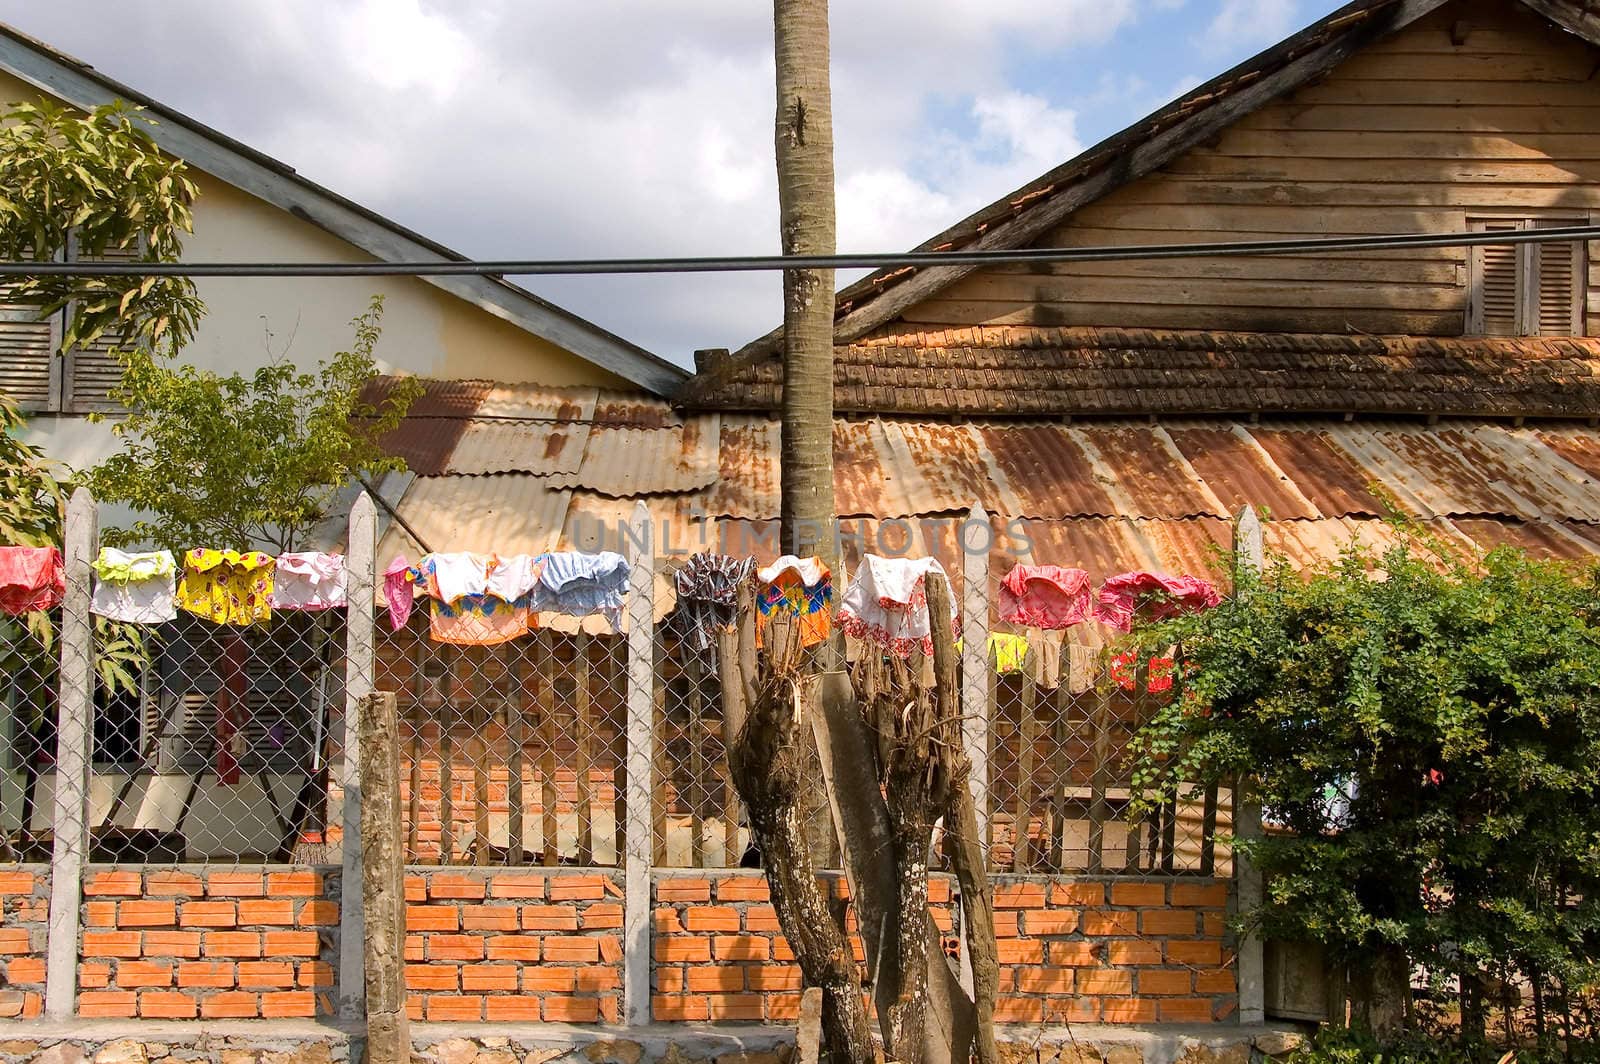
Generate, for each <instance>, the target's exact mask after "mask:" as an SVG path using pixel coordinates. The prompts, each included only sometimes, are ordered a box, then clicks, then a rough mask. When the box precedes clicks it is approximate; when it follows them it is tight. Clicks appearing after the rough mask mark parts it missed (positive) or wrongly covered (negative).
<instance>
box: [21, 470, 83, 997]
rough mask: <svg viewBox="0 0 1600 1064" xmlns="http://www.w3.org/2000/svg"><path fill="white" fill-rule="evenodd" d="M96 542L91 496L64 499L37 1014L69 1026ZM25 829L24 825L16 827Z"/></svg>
mask: <svg viewBox="0 0 1600 1064" xmlns="http://www.w3.org/2000/svg"><path fill="white" fill-rule="evenodd" d="M98 538H99V528H98V522H97V514H96V511H95V501H94V496H92V495H90V494H89V489H88V488H79V489H78V490H77V491H75V492H73V493H72V498H71V500H70V501H69V502H68V503H67V525H66V530H65V536H64V540H65V542H64V543H63V544H62V547H63V550H62V561H63V563H64V564H65V567H66V581H67V588H66V595H65V597H64V598H63V599H62V602H61V631H60V639H61V666H60V673H59V675H58V677H57V680H58V683H59V684H60V688H59V691H58V693H57V697H56V712H57V714H58V716H57V723H56V784H55V817H54V820H53V822H52V827H53V830H54V835H55V844H54V849H53V851H52V852H51V855H50V925H49V926H50V931H49V935H50V939H49V943H48V945H47V947H46V962H45V993H44V1010H45V1015H47V1016H49V1017H50V1018H51V1019H55V1020H70V1019H71V1018H72V1016H73V1013H75V1012H76V1011H77V1007H78V931H79V928H80V922H81V908H82V903H83V866H84V865H85V864H86V863H87V862H88V860H89V758H90V749H89V744H90V742H91V741H92V740H93V735H94V730H93V728H92V726H91V718H92V717H93V714H94V686H93V685H94V618H92V617H91V616H90V615H89V567H90V565H91V564H93V562H94V556H95V549H96V547H95V544H96V542H97V540H98ZM22 826H23V828H24V830H27V829H28V828H29V827H30V825H28V824H24V825H22Z"/></svg>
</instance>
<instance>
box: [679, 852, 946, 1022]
mask: <svg viewBox="0 0 1600 1064" xmlns="http://www.w3.org/2000/svg"><path fill="white" fill-rule="evenodd" d="M824 885H825V888H826V889H827V890H828V891H829V892H830V893H831V894H832V895H833V896H835V897H839V898H843V897H846V896H847V894H848V887H847V886H846V884H845V881H844V879H843V877H840V876H836V875H828V876H826V877H825V883H824ZM928 896H929V899H930V901H931V902H932V903H933V912H934V919H935V923H936V924H937V925H938V926H939V928H940V929H941V930H942V931H945V932H946V933H947V935H948V932H949V929H950V928H951V927H953V926H954V922H953V921H954V905H953V903H952V900H951V881H950V880H948V879H946V878H943V877H935V878H934V879H933V880H932V881H930V883H929V884H928ZM652 917H653V920H654V936H653V938H654V942H653V951H654V957H653V961H654V964H653V969H654V973H653V987H652V991H653V992H652V995H651V999H650V1003H651V1014H652V1015H653V1016H654V1018H655V1019H656V1020H658V1021H679V1020H681V1021H686V1022H697V1021H708V1020H709V1021H711V1022H729V1023H735V1022H737V1023H774V1024H792V1023H793V1022H794V1020H795V1017H796V1015H798V1010H799V1007H800V1005H799V1002H800V990H801V978H800V969H799V967H798V966H797V965H796V964H795V963H794V952H793V951H792V950H790V949H789V943H788V941H787V940H785V939H784V937H783V932H782V930H781V928H780V927H779V926H778V914H777V913H776V912H774V911H773V908H772V904H771V899H770V897H769V896H768V892H767V880H766V875H765V874H764V873H762V872H754V871H746V870H738V869H734V870H728V871H716V872H695V873H690V874H686V875H674V874H671V873H666V874H662V873H657V875H656V879H655V887H654V904H653V909H652ZM845 926H846V928H847V929H848V930H849V931H850V932H851V935H850V938H851V946H852V947H853V949H854V950H855V952H856V956H857V958H858V959H859V958H862V957H863V956H864V950H863V947H862V945H861V940H860V938H859V937H858V936H857V935H856V934H855V933H854V932H855V919H854V916H853V914H851V915H847V917H846V921H845ZM947 945H949V946H950V947H952V948H953V947H954V942H953V940H950V939H948V938H947Z"/></svg>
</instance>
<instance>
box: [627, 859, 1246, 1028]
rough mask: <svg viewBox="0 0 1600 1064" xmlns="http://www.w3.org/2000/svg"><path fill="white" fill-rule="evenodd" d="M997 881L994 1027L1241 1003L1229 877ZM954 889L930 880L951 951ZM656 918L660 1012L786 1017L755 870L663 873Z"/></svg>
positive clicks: (1225, 1010) (790, 1014)
mask: <svg viewBox="0 0 1600 1064" xmlns="http://www.w3.org/2000/svg"><path fill="white" fill-rule="evenodd" d="M829 882H830V884H835V883H837V886H830V889H833V890H835V891H836V892H837V893H841V894H842V893H843V889H844V888H843V881H842V880H835V879H834V878H833V877H830V880H829ZM994 889H995V925H996V927H995V930H996V943H997V946H998V952H999V957H1000V964H1001V971H1000V994H999V1000H998V1002H997V1003H996V1004H997V1007H996V1015H997V1017H998V1018H999V1019H1000V1021H1001V1022H1002V1023H1016V1024H1030V1023H1031V1024H1037V1023H1050V1024H1059V1023H1066V1022H1080V1023H1090V1022H1104V1023H1155V1022H1158V1021H1160V1022H1169V1021H1170V1022H1177V1021H1178V1020H1181V1021H1182V1022H1185V1023H1194V1022H1202V1021H1214V1020H1219V1019H1222V1018H1225V1017H1226V1016H1228V1015H1230V1014H1231V1012H1232V1011H1233V1009H1234V1008H1235V1007H1236V1006H1237V990H1236V987H1235V980H1234V974H1233V971H1232V968H1231V965H1232V955H1231V952H1230V951H1228V950H1225V948H1224V945H1225V944H1224V941H1223V937H1224V936H1223V924H1224V917H1225V913H1226V906H1227V904H1228V889H1229V888H1228V884H1227V883H1226V882H1222V881H1217V880H1183V881H1174V880H1171V879H1161V878H1155V877H1152V878H1148V879H1145V878H1128V877H1106V878H1103V879H1092V880H1091V879H1082V878H1071V877H1059V878H1048V877H1038V876H1007V875H998V876H995V877H994ZM951 890H952V881H951V880H949V879H947V878H943V877H935V878H934V879H933V880H932V882H931V883H930V885H929V893H930V897H931V900H932V901H933V905H934V909H933V912H934V918H935V921H936V922H937V923H938V925H939V926H940V928H941V929H942V930H944V931H945V933H946V936H947V939H946V941H947V945H948V946H949V947H950V948H952V949H953V948H955V943H954V941H953V940H951V939H950V938H949V935H950V933H951V932H950V929H951V928H952V927H953V915H954V911H955V908H956V904H955V903H954V902H953V901H952V898H951ZM652 917H653V928H654V944H653V951H654V957H653V960H654V982H653V986H652V997H651V1011H652V1014H653V1016H654V1018H655V1019H656V1020H658V1021H669V1022H670V1021H679V1020H681V1021H691V1022H692V1021H706V1020H709V1021H713V1022H715V1021H719V1020H726V1021H736V1020H737V1021H743V1022H766V1023H786V1022H793V1018H794V1014H795V1010H796V1009H797V1008H798V998H799V991H800V989H801V984H802V981H801V977H800V969H799V968H798V966H796V965H795V963H794V954H793V951H791V950H790V949H789V946H788V943H787V942H786V941H785V940H784V938H783V934H782V931H781V930H780V928H779V926H778V918H777V914H776V913H775V912H774V911H773V909H772V906H771V904H770V903H769V899H768V895H767V885H766V879H765V877H764V876H763V875H762V874H761V873H757V872H743V871H729V872H715V873H702V872H695V873H690V874H685V875H672V874H665V875H661V874H658V876H657V878H656V883H655V899H654V908H653V910H652ZM846 926H847V927H848V928H849V929H851V930H852V931H853V930H854V921H853V919H849V918H847V921H846ZM852 945H853V946H854V948H855V950H856V954H857V956H858V957H860V956H861V952H862V950H861V944H860V941H859V939H857V938H855V936H853V935H852Z"/></svg>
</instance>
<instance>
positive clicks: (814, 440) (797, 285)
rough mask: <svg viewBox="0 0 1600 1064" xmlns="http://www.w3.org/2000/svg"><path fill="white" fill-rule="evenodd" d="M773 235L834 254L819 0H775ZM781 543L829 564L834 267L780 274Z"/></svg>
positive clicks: (793, 250) (822, 1) (791, 245)
mask: <svg viewBox="0 0 1600 1064" xmlns="http://www.w3.org/2000/svg"><path fill="white" fill-rule="evenodd" d="M773 28H774V41H775V48H774V51H775V56H776V59H777V70H778V108H777V123H776V142H777V154H778V206H779V212H780V213H779V231H780V235H781V238H782V246H783V253H784V254H785V255H831V254H833V252H834V211H833V103H832V98H831V93H830V91H829V87H828V3H827V0H774V3H773ZM783 366H784V370H783V432H782V452H781V462H782V470H783V475H782V502H781V507H780V527H781V530H782V532H781V534H782V537H783V545H784V548H785V549H787V550H790V551H793V552H794V553H796V554H799V555H801V556H805V555H807V554H816V555H817V556H818V557H819V558H821V559H822V560H823V561H824V562H826V563H827V564H828V566H829V568H832V569H836V568H838V564H839V558H838V551H837V549H836V540H835V537H834V534H833V521H834V503H833V271H832V270H788V271H785V273H784V275H783Z"/></svg>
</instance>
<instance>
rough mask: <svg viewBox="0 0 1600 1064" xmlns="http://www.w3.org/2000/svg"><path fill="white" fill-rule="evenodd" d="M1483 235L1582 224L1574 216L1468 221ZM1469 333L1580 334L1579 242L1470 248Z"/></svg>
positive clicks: (1582, 254)
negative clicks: (1470, 299) (1470, 291)
mask: <svg viewBox="0 0 1600 1064" xmlns="http://www.w3.org/2000/svg"><path fill="white" fill-rule="evenodd" d="M1468 221H1469V223H1470V228H1471V229H1472V230H1473V231H1474V232H1479V233H1514V232H1519V231H1523V230H1527V229H1555V228H1561V227H1565V226H1572V225H1582V224H1583V221H1582V220H1581V219H1575V218H1485V219H1468ZM1471 262H1472V301H1471V307H1470V310H1469V312H1468V317H1467V331H1468V333H1470V334H1472V335H1475V336H1581V335H1583V329H1584V302H1585V299H1586V295H1585V280H1586V276H1585V275H1586V271H1587V269H1588V265H1587V254H1586V248H1585V245H1584V244H1583V242H1581V241H1562V242H1560V243H1550V244H1485V245H1483V246H1481V247H1475V248H1473V249H1472V259H1471Z"/></svg>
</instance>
